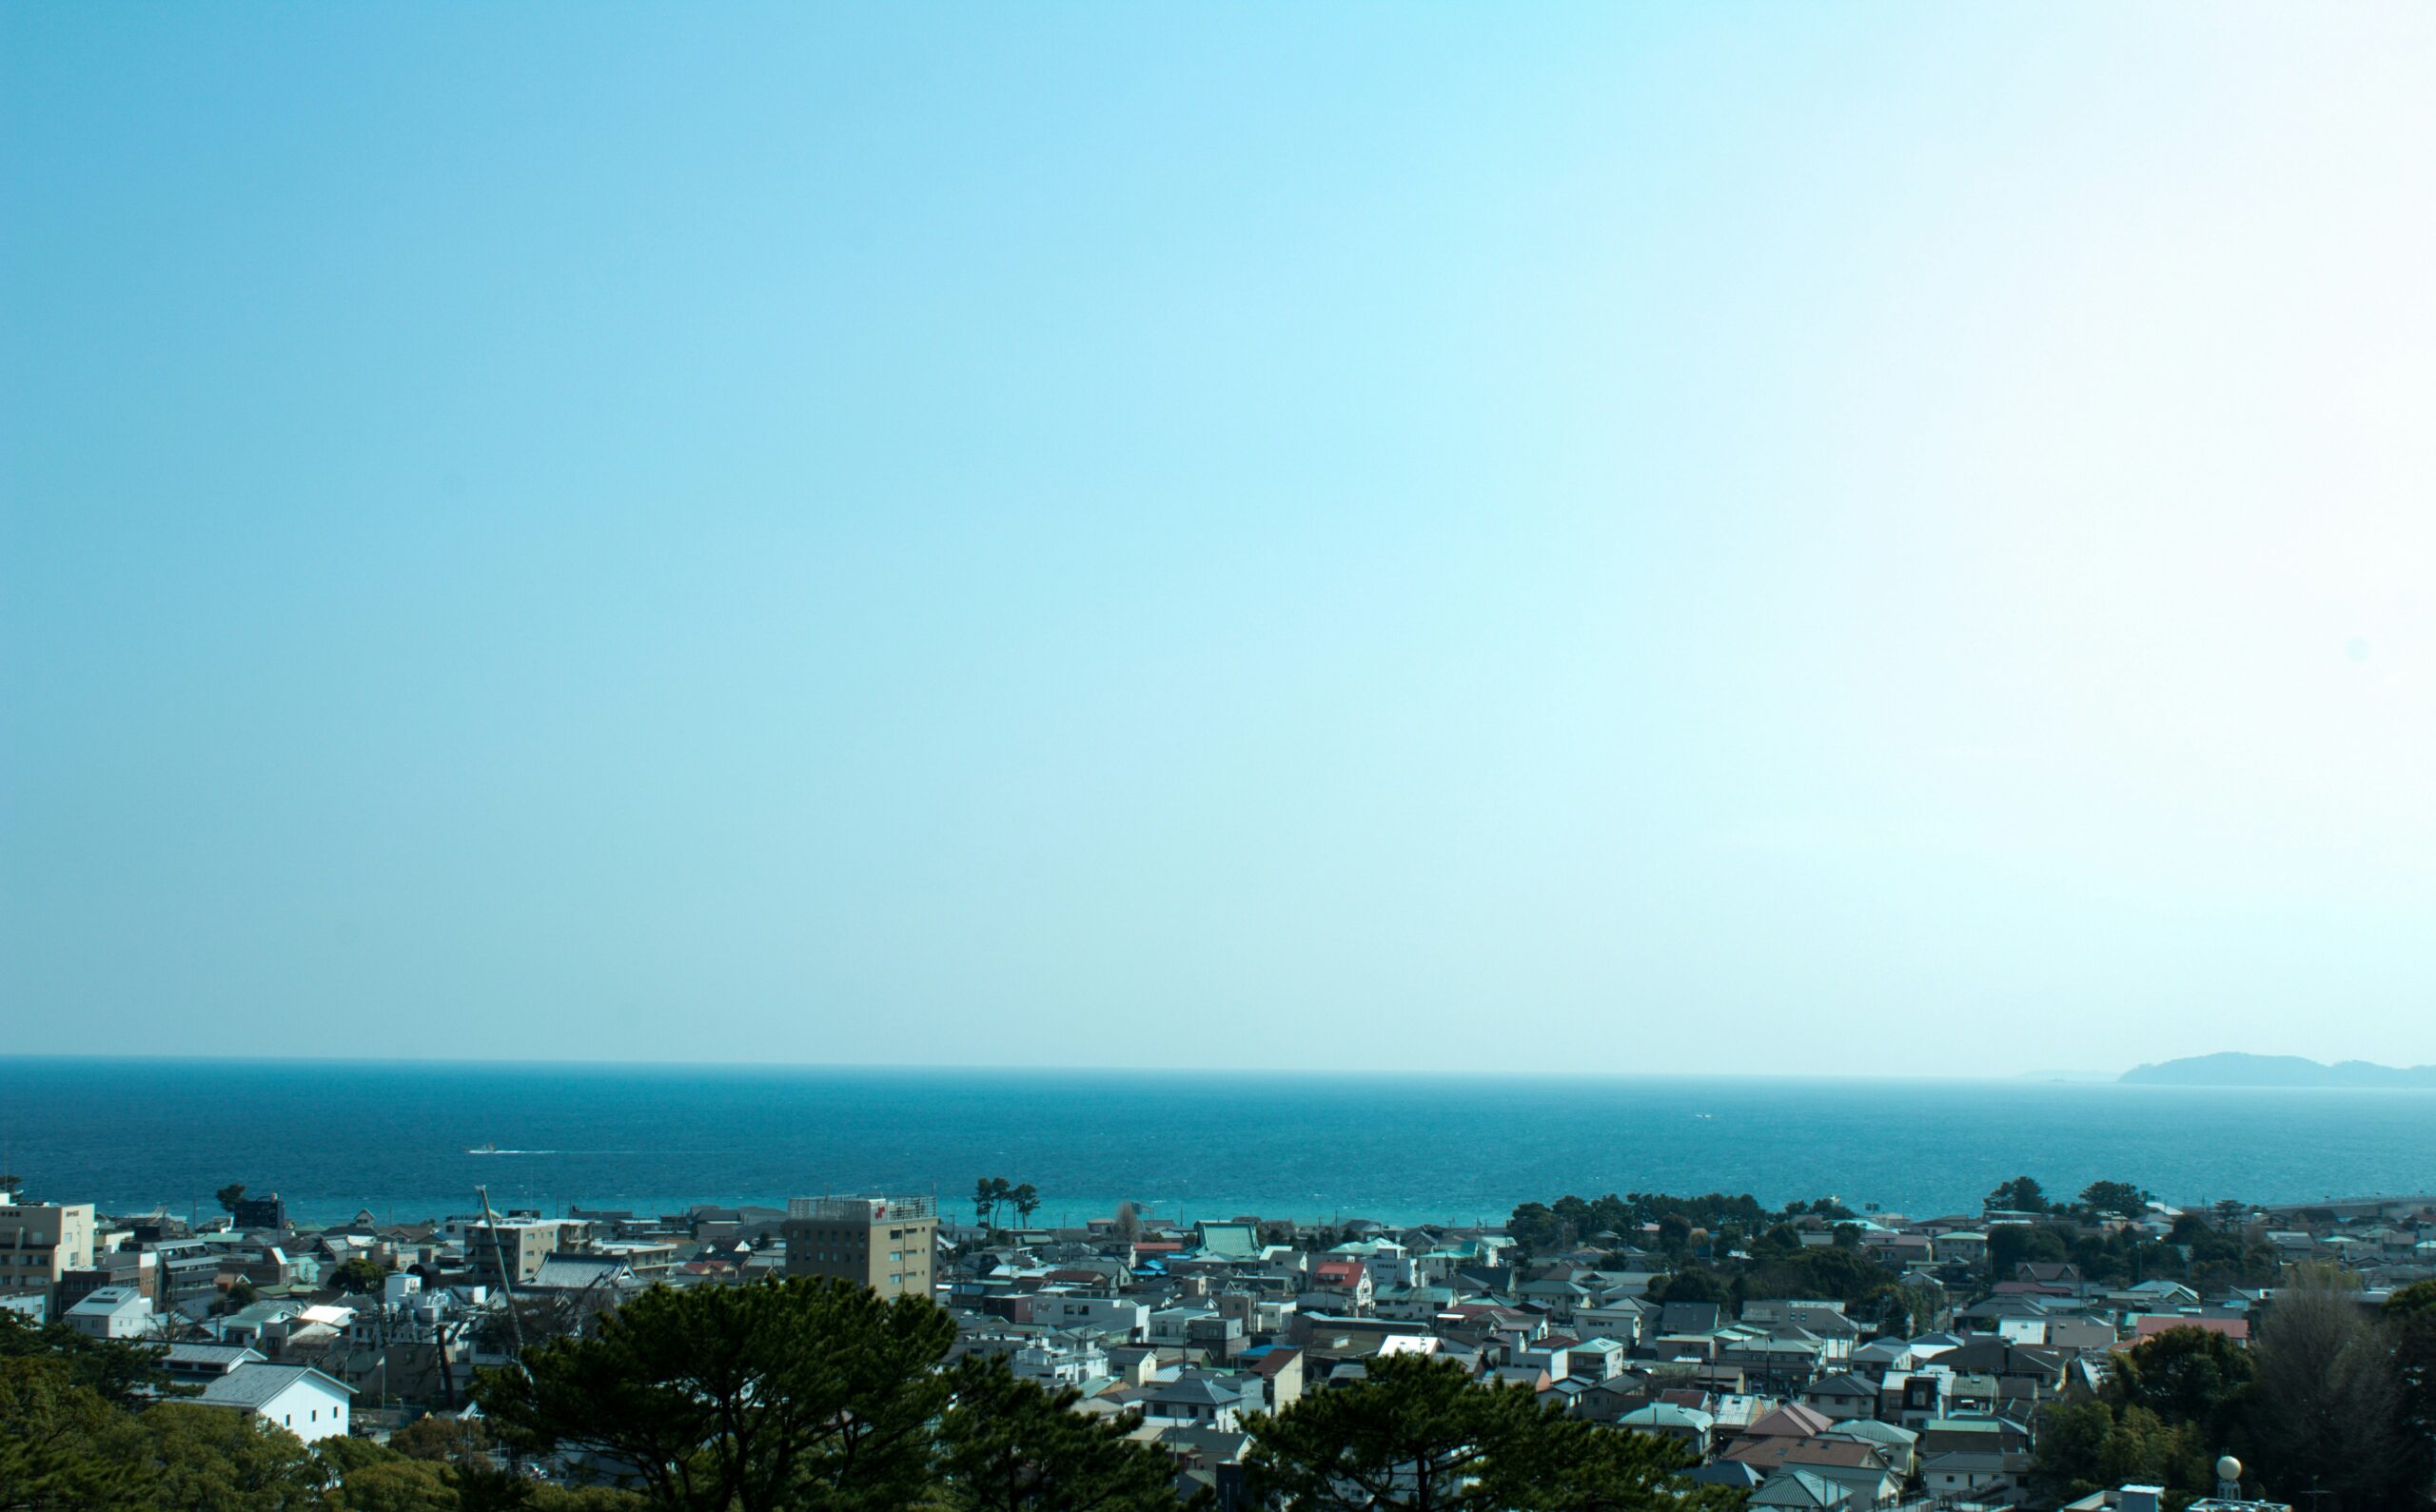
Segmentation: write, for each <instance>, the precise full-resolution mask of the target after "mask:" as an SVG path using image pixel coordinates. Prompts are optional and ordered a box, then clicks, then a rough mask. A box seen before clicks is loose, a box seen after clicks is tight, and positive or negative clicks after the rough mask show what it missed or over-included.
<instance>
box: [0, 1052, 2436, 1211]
mask: <svg viewBox="0 0 2436 1512" xmlns="http://www.w3.org/2000/svg"><path fill="white" fill-rule="evenodd" d="M0 1140H5V1142H6V1146H7V1154H6V1159H7V1162H8V1165H9V1167H10V1168H11V1169H13V1170H14V1171H15V1172H16V1173H17V1174H18V1175H20V1176H22V1177H24V1178H25V1180H26V1182H27V1184H28V1191H29V1195H32V1196H35V1197H38V1198H48V1199H50V1200H55V1201H78V1200H85V1199H90V1200H92V1201H95V1202H98V1203H100V1204H101V1205H102V1206H103V1208H105V1209H108V1210H116V1211H128V1210H130V1209H136V1208H151V1207H153V1206H154V1205H155V1204H167V1205H168V1206H170V1207H171V1208H174V1209H177V1210H180V1211H184V1210H186V1209H187V1208H189V1207H195V1206H198V1205H199V1206H200V1207H201V1208H203V1209H205V1210H209V1208H210V1207H211V1197H210V1193H211V1192H212V1191H214V1190H215V1189H217V1188H220V1187H221V1186H223V1185H225V1184H226V1183H228V1182H231V1181H242V1182H245V1183H246V1185H247V1186H248V1187H250V1188H253V1189H254V1190H256V1191H258V1192H266V1191H273V1190H276V1191H278V1192H280V1193H282V1194H283V1195H285V1197H286V1198H287V1200H288V1203H289V1207H290V1209H291V1210H292V1211H294V1212H296V1213H297V1214H299V1215H300V1216H302V1217H304V1218H306V1219H313V1220H329V1219H343V1218H344V1217H345V1216H346V1215H348V1214H350V1213H352V1212H354V1211H355V1210H356V1209H357V1208H372V1209H373V1210H374V1211H375V1212H377V1213H380V1214H381V1215H383V1217H384V1218H385V1217H392V1216H394V1217H396V1218H400V1219H404V1218H413V1217H428V1216H434V1215H438V1214H441V1213H445V1212H459V1211H464V1210H466V1209H467V1208H470V1207H471V1206H472V1205H473V1202H474V1188H475V1187H476V1185H477V1184H486V1185H488V1187H489V1188H490V1191H491V1197H492V1200H493V1201H494V1202H495V1203H500V1204H501V1205H505V1204H507V1203H511V1202H512V1203H514V1204H516V1205H517V1206H520V1207H533V1206H544V1207H550V1208H556V1207H557V1206H558V1205H560V1204H568V1203H579V1204H583V1205H587V1206H598V1207H617V1208H629V1207H631V1208H641V1209H646V1210H655V1211H656V1210H664V1209H669V1208H675V1207H678V1206H681V1205H682V1204H685V1203H690V1202H710V1201H724V1202H761V1203H777V1202H782V1201H783V1200H784V1199H785V1198H787V1197H789V1196H795V1195H818V1194H820V1193H823V1192H840V1193H842V1192H853V1191H872V1190H881V1189H886V1190H922V1191H927V1190H932V1189H933V1188H935V1189H936V1190H937V1191H938V1193H939V1194H940V1197H941V1200H942V1202H943V1203H945V1204H948V1205H949V1207H950V1210H952V1211H953V1210H956V1208H957V1207H958V1203H957V1199H958V1198H960V1197H961V1196H962V1195H963V1194H964V1193H968V1192H970V1191H971V1190H972V1183H973V1179H974V1178H975V1177H976V1176H980V1175H984V1174H988V1175H1004V1176H1006V1177H1008V1178H1009V1179H1010V1180H1012V1181H1017V1182H1022V1181H1030V1182H1031V1183H1032V1184H1033V1185H1034V1186H1036V1187H1037V1188H1039V1189H1040V1191H1041V1193H1042V1195H1043V1199H1044V1203H1043V1208H1042V1217H1043V1218H1044V1219H1050V1220H1056V1219H1061V1218H1063V1219H1071V1220H1072V1221H1074V1222H1078V1223H1079V1222H1081V1221H1082V1220H1083V1219H1084V1218H1086V1217H1090V1216H1096V1215H1099V1214H1104V1213H1106V1212H1107V1211H1109V1210H1110V1208H1112V1207H1113V1205H1114V1204H1115V1203H1116V1201H1117V1200H1118V1199H1120V1198H1131V1199H1133V1200H1135V1201H1137V1202H1140V1203H1142V1204H1144V1205H1146V1206H1147V1207H1149V1208H1151V1209H1153V1210H1155V1211H1157V1212H1159V1213H1161V1214H1165V1215H1169V1216H1175V1215H1178V1214H1181V1215H1182V1216H1184V1217H1187V1218H1199V1217H1210V1216H1225V1215H1228V1214H1232V1213H1237V1212H1257V1213H1261V1214H1264V1215H1267V1216H1279V1217H1332V1216H1345V1217H1352V1216H1367V1217H1374V1218H1381V1219H1385V1220H1388V1221H1396V1222H1410V1221H1416V1220H1422V1219H1455V1220H1462V1221H1466V1222H1468V1221H1472V1220H1476V1219H1479V1218H1483V1217H1487V1218H1491V1219H1495V1218H1501V1217H1503V1215H1504V1214H1505V1213H1506V1212H1507V1211H1508V1210H1509V1209H1510V1208H1512V1207H1513V1205H1514V1204H1515V1203H1516V1202H1518V1201H1522V1200H1526V1199H1531V1198H1542V1199H1544V1198H1552V1197H1556V1196H1559V1195H1562V1194H1563V1193H1565V1192H1579V1193H1581V1194H1584V1195H1596V1194H1598V1193H1600V1192H1604V1191H1611V1190H1613V1191H1631V1190H1669V1191H1706V1190H1711V1189H1719V1190H1724V1191H1729V1192H1736V1191H1749V1192H1751V1193H1753V1194H1755V1195H1756V1196H1758V1198H1759V1199H1760V1200H1761V1201H1763V1202H1766V1203H1769V1204H1771V1205H1774V1204H1779V1203H1783V1202H1786V1201H1788V1200H1790V1199H1793V1198H1796V1197H1813V1196H1818V1195H1823V1194H1827V1193H1835V1194H1837V1195H1839V1196H1841V1197H1843V1198H1844V1199H1845V1200H1846V1201H1847V1202H1850V1203H1852V1204H1854V1205H1855V1206H1856V1207H1857V1206H1859V1205H1861V1204H1862V1203H1877V1204H1880V1205H1882V1206H1883V1207H1884V1208H1886V1209H1888V1210H1890V1211H1905V1212H1911V1213H1928V1212H1938V1211H1949V1210H1955V1209H1961V1208H1970V1207H1972V1206H1974V1205H1975V1204H1976V1202H1977V1201H1978V1199H1979V1197H1980V1196H1981V1194H1983V1193H1985V1192H1986V1191H1987V1190H1988V1188H1991V1187H1992V1186H1994V1185H1995V1183H1997V1182H1998V1181H2000V1180H2002V1179H2004V1178H2006V1177H2008V1176H2012V1175H2015V1174H2019V1173H2025V1172H2026V1173H2028V1174H2031V1175H2033V1176H2036V1177H2037V1178H2038V1179H2039V1180H2040V1181H2042V1182H2043V1183H2045V1184H2046V1186H2047V1188H2048V1189H2049V1190H2050V1191H2064V1192H2070V1191H2077V1190H2079V1189H2080V1188H2082V1187H2083V1186H2085V1185H2087V1184H2088V1183H2089V1182H2091V1181H2093V1180H2096V1179H2099V1178H2102V1177H2103V1178H2109V1179H2120V1180H2127V1181H2132V1182H2137V1183H2139V1184H2141V1185H2144V1186H2147V1187H2149V1188H2151V1189H2153V1190H2155V1191H2156V1192H2157V1193H2158V1194H2159V1195H2160V1196H2163V1197H2167V1198H2169V1199H2171V1200H2176V1201H2182V1202H2195V1201H2199V1200H2202V1199H2208V1200H2213V1199H2215V1198H2219V1197H2225V1196H2239V1197H2243V1198H2246V1199H2248V1200H2250V1201H2256V1202H2277V1201H2299V1200H2304V1199H2309V1198H2316V1197H2323V1196H2328V1195H2330V1194H2333V1195H2341V1194H2356V1193H2366V1192H2380V1191H2426V1190H2430V1189H2431V1188H2436V1092H2428V1091H2322V1090H2308V1091H2299V1090H2295V1091H2254V1090H2206V1089H2184V1088H2148V1087H2122V1086H2116V1085H2112V1084H2107V1085H2068V1084H2047V1083H2025V1082H1931V1081H1883V1082H1871V1081H1800V1080H1760V1079H1730V1080H1729V1079H1716V1080H1712V1079H1702V1078H1662V1079H1661V1078H1590V1077H1488V1076H1479V1077H1428V1076H1371V1077H1348V1076H1339V1075H1318V1074H1253V1073H1238V1072H1225V1073H1207V1074H1202V1073H1158V1072H1116V1071H973V1070H837V1069H813V1068H787V1069H743V1068H729V1067H701V1066H672V1067H632V1066H614V1067H610V1066H541V1065H481V1066H465V1065H450V1064H436V1063H406V1064H398V1063H380V1064H374V1063H351V1062H264V1061H147V1060H58V1059H30V1058H0ZM482 1145H495V1146H497V1147H498V1148H499V1150H500V1151H501V1152H500V1153H497V1154H486V1155H476V1154H471V1153H469V1152H468V1151H469V1150H471V1149H474V1148H476V1147H479V1146H482ZM511 1152H513V1153H511ZM964 1210H968V1211H969V1210H970V1209H969V1208H966V1209H964Z"/></svg>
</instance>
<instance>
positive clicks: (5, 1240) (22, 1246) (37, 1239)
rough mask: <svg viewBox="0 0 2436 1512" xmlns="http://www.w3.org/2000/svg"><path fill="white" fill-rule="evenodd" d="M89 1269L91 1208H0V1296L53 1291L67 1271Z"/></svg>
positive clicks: (80, 1205) (79, 1205) (88, 1205)
mask: <svg viewBox="0 0 2436 1512" xmlns="http://www.w3.org/2000/svg"><path fill="white" fill-rule="evenodd" d="M92 1268H93V1205H92V1204H91V1203H88V1202H77V1203H66V1204H62V1205H58V1206H50V1205H44V1204H31V1203H25V1204H20V1203H12V1204H10V1205H9V1206H7V1207H0V1295H11V1294H21V1293H25V1292H37V1291H38V1292H40V1293H42V1294H43V1295H44V1296H46V1297H51V1296H55V1295H56V1294H57V1292H58V1287H59V1279H60V1278H61V1277H62V1276H64V1275H66V1274H67V1273H68V1272H69V1271H71V1270H90V1269H92Z"/></svg>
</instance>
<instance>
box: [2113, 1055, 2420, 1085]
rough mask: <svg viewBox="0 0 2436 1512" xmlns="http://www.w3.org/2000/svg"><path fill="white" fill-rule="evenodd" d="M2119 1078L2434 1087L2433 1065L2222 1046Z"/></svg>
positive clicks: (2153, 1081) (2177, 1082) (2170, 1082)
mask: <svg viewBox="0 0 2436 1512" xmlns="http://www.w3.org/2000/svg"><path fill="white" fill-rule="evenodd" d="M2121 1079H2122V1080H2123V1081H2127V1082H2135V1083H2139V1084H2142V1085H2145V1086H2150V1087H2426V1088H2436V1066H2380V1065H2378V1064H2377V1063H2375V1062H2374V1061H2337V1062H2335V1063H2334V1064H2333V1065H2331V1066H2328V1065H2327V1064H2325V1063H2324V1062H2322V1061H2313V1060H2310V1059H2308V1057H2307V1056H2303V1055H2246V1054H2243V1053H2242V1052H2241V1051H2221V1052H2219V1053H2217V1054H2214V1055H2186V1056H2184V1057H2182V1058H2181V1059H2179V1060H2170V1061H2159V1062H2157V1063H2156V1064H2155V1065H2153V1066H2134V1067H2132V1068H2131V1070H2128V1071H2125V1072H2124V1073H2123V1075H2122V1078H2121Z"/></svg>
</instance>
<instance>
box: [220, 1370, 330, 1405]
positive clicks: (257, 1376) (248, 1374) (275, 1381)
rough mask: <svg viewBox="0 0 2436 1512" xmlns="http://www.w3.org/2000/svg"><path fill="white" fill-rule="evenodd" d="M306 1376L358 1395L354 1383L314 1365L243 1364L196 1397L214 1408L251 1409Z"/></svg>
mask: <svg viewBox="0 0 2436 1512" xmlns="http://www.w3.org/2000/svg"><path fill="white" fill-rule="evenodd" d="M306 1376H314V1377H318V1378H319V1379H320V1380H321V1382H322V1384H324V1385H326V1386H328V1387H329V1388H330V1389H331V1390H332V1391H336V1392H340V1393H342V1394H344V1395H346V1396H353V1395H355V1388H354V1387H353V1386H350V1385H346V1384H344V1383H341V1382H338V1381H333V1380H331V1379H330V1378H329V1377H328V1376H325V1375H323V1374H322V1372H320V1371H319V1370H316V1369H314V1368H313V1367H312V1366H311V1365H239V1366H238V1367H237V1368H236V1369H234V1370H231V1371H229V1372H228V1373H227V1374H226V1375H225V1376H221V1377H219V1378H218V1379H216V1380H214V1381H213V1382H212V1383H211V1384H209V1385H206V1386H205V1387H204V1388H203V1395H202V1396H201V1397H199V1398H197V1399H196V1400H198V1401H201V1402H207V1403H209V1404H212V1405H213V1406H215V1407H244V1408H246V1409H247V1410H248V1411H250V1410H252V1409H254V1408H256V1407H260V1406H262V1405H263V1404H265V1403H267V1402H269V1401H270V1400H271V1398H273V1397H275V1396H278V1395H279V1394H280V1393H281V1392H283V1391H285V1390H286V1389H287V1388H288V1387H289V1386H292V1385H294V1384H296V1383H297V1382H299V1381H302V1380H304V1378H305V1377H306Z"/></svg>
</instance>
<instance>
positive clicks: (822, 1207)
mask: <svg viewBox="0 0 2436 1512" xmlns="http://www.w3.org/2000/svg"><path fill="white" fill-rule="evenodd" d="M786 1234H787V1274H788V1275H790V1276H839V1277H843V1278H844V1279H845V1280H848V1281H855V1282H860V1283H861V1284H862V1285H864V1286H869V1287H871V1288H872V1289H873V1290H874V1291H876V1292H878V1293H879V1294H880V1295H881V1296H883V1297H927V1296H929V1295H930V1294H931V1263H932V1257H933V1252H934V1251H935V1250H936V1249H937V1248H938V1240H939V1207H938V1203H937V1202H936V1201H935V1200H934V1199H933V1198H929V1197H797V1198H795V1199H794V1200H792V1201H791V1202H789V1203H788V1204H787V1227H786Z"/></svg>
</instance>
